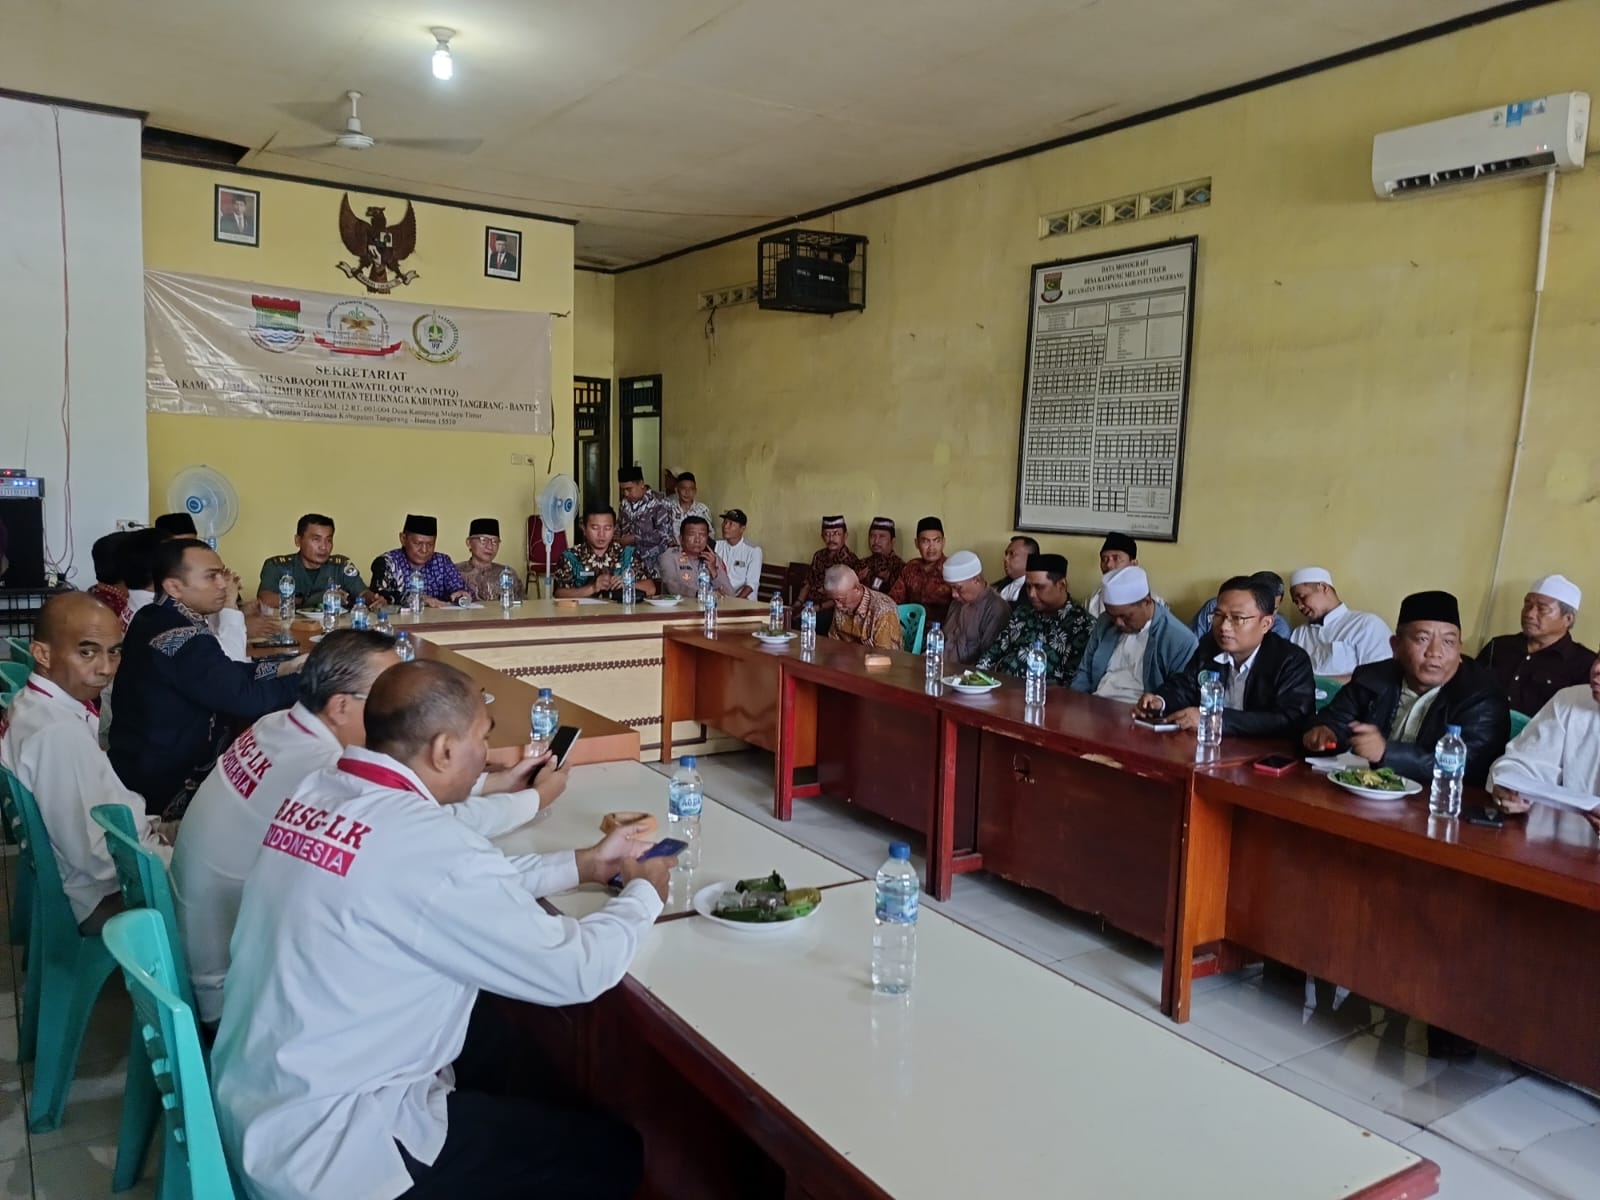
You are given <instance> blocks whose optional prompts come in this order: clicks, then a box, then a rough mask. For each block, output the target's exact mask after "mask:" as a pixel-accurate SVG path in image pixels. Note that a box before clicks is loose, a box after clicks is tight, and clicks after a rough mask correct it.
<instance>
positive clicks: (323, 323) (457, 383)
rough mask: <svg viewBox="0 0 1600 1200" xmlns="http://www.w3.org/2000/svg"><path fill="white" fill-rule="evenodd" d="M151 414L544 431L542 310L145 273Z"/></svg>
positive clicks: (546, 335) (545, 334)
mask: <svg viewBox="0 0 1600 1200" xmlns="http://www.w3.org/2000/svg"><path fill="white" fill-rule="evenodd" d="M144 316H145V380H146V389H145V390H146V407H147V408H148V409H149V411H151V412H159V413H199V414H204V415H208V416H218V417H268V418H274V419H277V420H284V421H342V422H349V423H354V424H360V425H405V426H412V427H415V428H426V429H464V430H469V431H476V432H480V433H549V432H550V430H551V421H550V316H549V314H548V313H524V312H503V311H499V310H496V309H485V308H456V307H445V306H431V307H430V306H428V305H424V304H405V303H402V302H401V301H399V300H392V299H390V298H388V297H387V296H380V297H377V298H375V299H374V298H368V297H362V298H360V299H353V298H351V297H349V296H334V295H329V294H327V293H324V292H309V291H305V290H303V289H300V288H281V287H271V286H266V285H253V284H249V283H241V282H238V281H236V280H227V279H207V278H203V277H201V276H198V275H177V274H172V273H170V272H165V271H146V272H145V273H144Z"/></svg>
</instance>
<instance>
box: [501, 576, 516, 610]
mask: <svg viewBox="0 0 1600 1200" xmlns="http://www.w3.org/2000/svg"><path fill="white" fill-rule="evenodd" d="M516 586H517V577H516V576H515V575H513V574H512V573H511V568H510V567H505V568H503V569H502V570H501V572H500V611H501V612H503V613H509V612H510V611H511V601H512V600H513V599H515V597H513V596H512V594H511V592H512V589H514V588H515V587H516Z"/></svg>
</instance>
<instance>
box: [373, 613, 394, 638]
mask: <svg viewBox="0 0 1600 1200" xmlns="http://www.w3.org/2000/svg"><path fill="white" fill-rule="evenodd" d="M373 628H374V629H375V630H377V632H379V633H382V634H387V635H389V636H390V637H393V636H394V626H393V625H391V624H389V610H388V609H387V608H380V609H379V610H378V622H377V624H376V625H374V626H373Z"/></svg>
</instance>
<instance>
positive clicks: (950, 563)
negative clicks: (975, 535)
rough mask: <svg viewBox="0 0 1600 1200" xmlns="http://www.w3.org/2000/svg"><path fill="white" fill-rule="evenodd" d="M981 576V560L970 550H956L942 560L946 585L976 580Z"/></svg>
mask: <svg viewBox="0 0 1600 1200" xmlns="http://www.w3.org/2000/svg"><path fill="white" fill-rule="evenodd" d="M982 574H983V560H982V559H980V558H979V557H978V556H977V555H976V554H974V553H973V552H972V551H971V550H957V551H956V552H955V553H954V554H952V555H951V556H950V557H949V558H947V559H945V560H944V581H945V582H946V583H960V582H961V581H962V580H964V579H976V578H977V577H978V576H979V575H982Z"/></svg>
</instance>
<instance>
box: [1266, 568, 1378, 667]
mask: <svg viewBox="0 0 1600 1200" xmlns="http://www.w3.org/2000/svg"><path fill="white" fill-rule="evenodd" d="M1289 599H1291V600H1293V601H1294V606H1295V607H1296V608H1298V609H1299V610H1300V615H1301V616H1302V617H1304V618H1305V619H1306V623H1305V624H1304V625H1301V626H1299V627H1298V628H1297V629H1295V631H1294V632H1293V633H1292V634H1290V635H1289V640H1290V641H1291V642H1293V643H1294V644H1295V645H1296V646H1299V647H1300V649H1302V650H1304V651H1305V652H1306V653H1307V654H1309V655H1310V656H1311V669H1312V670H1313V671H1315V672H1316V673H1317V674H1318V675H1327V676H1329V677H1331V678H1334V679H1339V680H1348V679H1349V678H1350V676H1351V674H1352V673H1353V672H1354V671H1355V669H1356V668H1357V667H1364V666H1366V665H1367V664H1368V663H1375V662H1382V661H1383V660H1384V659H1386V658H1390V657H1393V653H1394V652H1393V651H1392V650H1391V649H1390V648H1389V643H1390V641H1391V639H1392V638H1393V637H1394V635H1393V634H1392V633H1390V632H1389V626H1388V625H1386V624H1384V620H1383V618H1382V617H1380V616H1379V615H1378V614H1377V613H1366V612H1356V611H1355V610H1354V609H1352V608H1351V607H1350V606H1349V605H1347V604H1346V603H1345V602H1344V601H1342V600H1340V599H1339V593H1338V592H1337V591H1335V590H1334V587H1333V576H1332V575H1331V574H1330V573H1329V572H1328V571H1326V570H1325V569H1323V568H1322V567H1301V568H1300V569H1299V570H1298V571H1296V572H1295V573H1294V574H1293V575H1291V576H1289Z"/></svg>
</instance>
